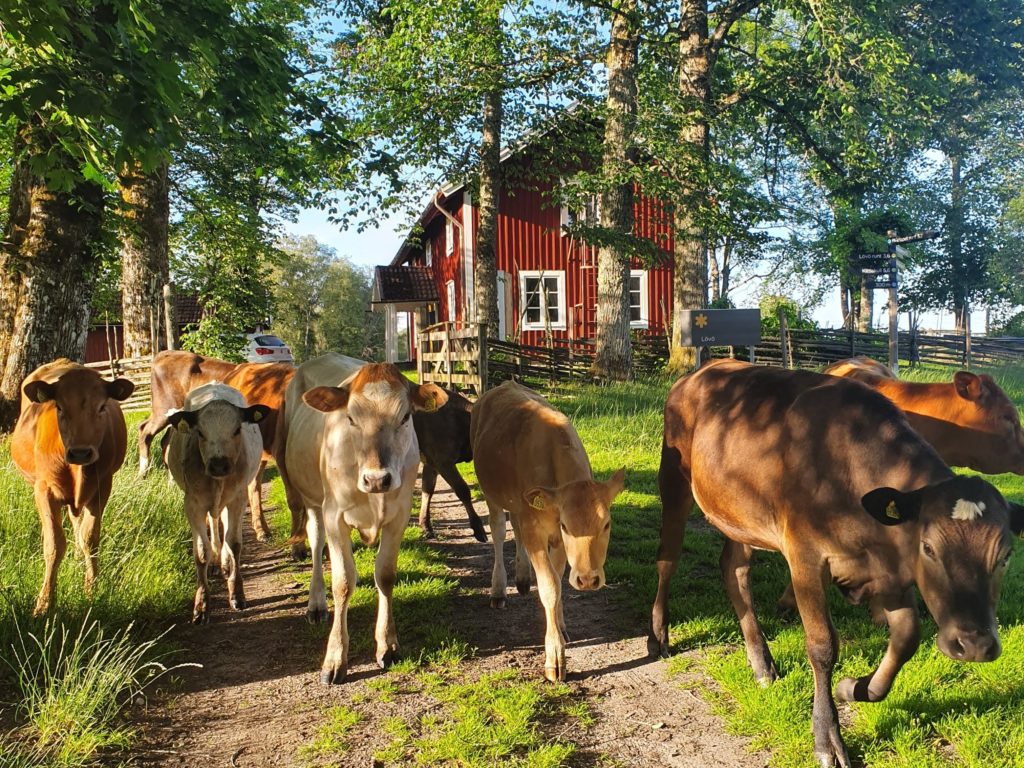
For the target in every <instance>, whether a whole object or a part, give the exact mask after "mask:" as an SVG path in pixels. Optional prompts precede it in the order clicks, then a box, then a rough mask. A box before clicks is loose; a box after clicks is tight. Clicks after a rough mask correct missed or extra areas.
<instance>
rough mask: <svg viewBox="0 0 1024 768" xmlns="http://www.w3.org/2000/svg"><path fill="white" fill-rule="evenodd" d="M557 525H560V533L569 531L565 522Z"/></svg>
mask: <svg viewBox="0 0 1024 768" xmlns="http://www.w3.org/2000/svg"><path fill="white" fill-rule="evenodd" d="M559 525H560V526H561V527H562V533H568V532H569V529H568V528H566V527H565V523H559Z"/></svg>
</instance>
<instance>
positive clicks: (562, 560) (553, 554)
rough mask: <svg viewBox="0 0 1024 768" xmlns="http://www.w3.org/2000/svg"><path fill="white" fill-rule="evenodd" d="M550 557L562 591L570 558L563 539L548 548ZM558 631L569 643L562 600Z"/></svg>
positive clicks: (559, 608)
mask: <svg viewBox="0 0 1024 768" xmlns="http://www.w3.org/2000/svg"><path fill="white" fill-rule="evenodd" d="M548 557H549V558H550V559H551V569H552V570H553V571H554V572H555V578H556V579H558V589H559V593H561V589H562V577H563V576H564V575H565V564H566V561H567V559H568V554H567V553H566V551H565V545H564V544H563V543H562V540H561V539H559V540H558V543H557V544H556V545H555V546H553V547H550V548H549V549H548ZM558 631H559V632H561V633H562V639H563V640H564V641H565V642H567V643H568V642H569V633H568V632H567V631H566V629H565V612H564V611H563V610H562V601H561V600H559V601H558Z"/></svg>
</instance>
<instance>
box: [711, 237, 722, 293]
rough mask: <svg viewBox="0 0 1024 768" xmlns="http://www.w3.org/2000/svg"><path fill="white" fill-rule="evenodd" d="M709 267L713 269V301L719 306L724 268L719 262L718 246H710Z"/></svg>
mask: <svg viewBox="0 0 1024 768" xmlns="http://www.w3.org/2000/svg"><path fill="white" fill-rule="evenodd" d="M708 267H709V268H710V270H711V303H712V304H713V305H715V306H718V300H719V299H720V298H721V297H722V268H721V267H720V266H719V264H718V248H717V246H716V247H713V248H708Z"/></svg>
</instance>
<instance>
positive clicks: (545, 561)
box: [470, 382, 625, 681]
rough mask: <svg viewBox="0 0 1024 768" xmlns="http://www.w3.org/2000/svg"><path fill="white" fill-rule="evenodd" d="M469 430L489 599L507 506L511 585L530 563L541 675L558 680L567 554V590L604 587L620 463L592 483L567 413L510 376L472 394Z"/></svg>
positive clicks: (525, 582)
mask: <svg viewBox="0 0 1024 768" xmlns="http://www.w3.org/2000/svg"><path fill="white" fill-rule="evenodd" d="M470 437H471V440H472V443H473V463H474V465H475V467H476V476H477V480H478V481H479V482H480V489H481V490H482V491H483V493H484V496H486V497H487V509H488V512H489V513H490V521H491V538H492V540H493V541H494V571H493V574H492V576H491V606H492V607H494V608H501V607H504V605H505V591H506V586H507V578H506V576H505V558H504V544H505V510H508V512H509V517H510V519H511V521H512V529H513V531H514V532H515V537H516V587H517V588H518V590H519V592H520V594H526V593H527V592H528V591H529V589H530V564H532V565H533V570H534V572H535V573H536V575H537V592H538V594H539V596H540V601H541V603H542V604H543V606H544V615H545V618H546V621H547V628H546V630H545V636H544V648H545V652H544V677H546V678H547V679H548V680H551V681H557V680H564V679H565V619H564V617H563V614H562V574H563V573H564V572H565V565H566V561H568V563H569V567H570V570H569V584H571V585H572V586H573V588H575V589H578V590H581V591H586V590H595V589H600V588H601V587H603V586H604V561H605V556H606V554H607V552H608V539H609V536H610V534H611V525H612V519H611V505H612V501H613V500H614V499H615V497H616V496H617V495H618V494H619V493H621V491H622V488H623V485H624V482H625V470H624V469H620V470H619V471H618V472H616V473H615V474H614V475H613V476H612V478H611V479H610V480H608V481H607V482H604V483H600V482H597V481H595V480H594V474H593V471H592V470H591V468H590V460H589V459H588V458H587V452H586V451H585V450H584V448H583V443H581V442H580V438H579V436H578V435H577V434H576V430H575V429H573V427H572V424H571V423H570V422H569V419H567V418H566V417H565V416H564V415H563V414H562V413H560V412H558V411H557V410H555V409H554V408H553V407H552V406H551V405H550V404H549V403H548V402H547V401H546V400H544V398H542V397H541V396H540V395H538V394H536V393H535V392H532V391H531V390H529V389H527V388H526V387H524V386H521V385H520V384H516V383H513V382H506V383H505V384H502V385H501V386H500V387H497V388H495V389H492V390H490V391H488V392H485V393H484V394H483V395H482V396H481V397H480V399H479V400H478V401H477V403H476V405H475V406H474V407H473V417H472V422H471V425H470ZM527 557H529V561H527Z"/></svg>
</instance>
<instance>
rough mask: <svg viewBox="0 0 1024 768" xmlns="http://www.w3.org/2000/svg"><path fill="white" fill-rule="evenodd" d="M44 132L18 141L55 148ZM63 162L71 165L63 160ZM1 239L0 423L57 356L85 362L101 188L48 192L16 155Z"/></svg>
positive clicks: (26, 133) (35, 148)
mask: <svg viewBox="0 0 1024 768" xmlns="http://www.w3.org/2000/svg"><path fill="white" fill-rule="evenodd" d="M48 139H49V137H48V136H47V135H46V133H45V132H44V131H42V130H36V131H32V130H30V129H28V128H25V129H23V130H22V131H21V138H20V146H22V147H26V148H27V149H28V151H31V152H50V153H53V152H59V151H60V150H59V149H58V148H57V147H56V146H55V144H54V142H52V141H49V140H48ZM67 165H68V167H69V168H74V167H75V166H74V164H73V163H72V161H71V160H70V158H68V160H67ZM9 210H10V218H9V219H8V222H7V229H6V231H5V232H4V238H3V242H2V243H0V317H2V318H3V320H2V321H0V322H2V325H0V360H4V361H5V364H4V368H3V376H2V378H0V426H3V427H9V426H10V425H11V424H13V422H14V420H15V419H16V418H17V414H18V409H19V400H20V396H21V394H20V390H21V382H22V381H23V380H24V378H25V377H26V376H27V375H28V374H29V373H31V372H32V371H33V370H34V369H35V368H37V367H39V366H40V365H42V364H43V363H46V362H50V361H51V360H54V359H56V358H60V357H68V358H71V359H72V360H82V359H83V357H84V352H85V338H86V334H87V332H88V329H89V304H90V301H91V299H92V287H93V280H94V278H95V272H96V269H95V268H96V252H95V244H96V241H97V238H98V236H99V233H100V227H101V223H102V217H103V190H102V188H101V187H99V186H98V185H96V184H93V183H91V182H86V181H79V182H78V183H77V184H75V186H74V187H73V189H72V190H71V191H70V192H58V191H53V190H50V189H49V188H48V187H47V186H46V183H45V182H44V180H43V179H41V178H39V177H37V176H35V175H34V174H32V173H31V171H30V170H29V167H28V157H26V156H22V157H21V158H20V159H19V160H18V164H17V168H16V170H15V180H14V182H13V184H12V195H11V200H10V204H9Z"/></svg>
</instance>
